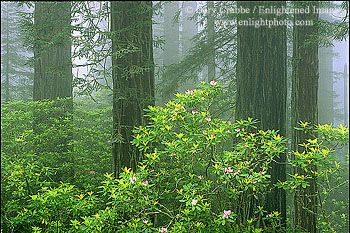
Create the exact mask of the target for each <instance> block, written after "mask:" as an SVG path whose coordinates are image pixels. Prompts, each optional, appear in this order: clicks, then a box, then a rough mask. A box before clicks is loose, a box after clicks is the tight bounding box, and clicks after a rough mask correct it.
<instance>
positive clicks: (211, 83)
mask: <svg viewBox="0 0 350 233" xmlns="http://www.w3.org/2000/svg"><path fill="white" fill-rule="evenodd" d="M216 84H218V82H215V81H214V80H213V81H211V82H210V85H212V86H216Z"/></svg>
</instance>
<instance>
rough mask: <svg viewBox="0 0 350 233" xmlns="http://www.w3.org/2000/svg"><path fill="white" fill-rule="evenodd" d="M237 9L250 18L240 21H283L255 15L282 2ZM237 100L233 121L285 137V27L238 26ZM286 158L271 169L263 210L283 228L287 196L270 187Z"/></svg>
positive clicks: (280, 177) (283, 176)
mask: <svg viewBox="0 0 350 233" xmlns="http://www.w3.org/2000/svg"><path fill="white" fill-rule="evenodd" d="M237 4H238V7H240V6H242V7H243V8H249V9H250V12H251V13H249V14H246V13H245V14H241V15H239V20H247V21H248V20H259V19H260V18H262V19H264V20H265V19H270V20H271V19H273V18H276V19H278V20H281V19H283V17H284V15H281V16H280V17H278V16H275V15H273V14H269V15H268V14H260V15H259V14H258V12H257V11H256V12H254V8H255V7H257V6H263V7H265V8H268V7H276V8H281V7H282V6H285V2H248V1H247V2H243V1H239V2H238V3H237ZM237 39H238V41H237V94H236V96H237V100H236V115H235V117H236V120H241V119H247V118H248V117H251V118H254V119H258V120H259V124H258V127H259V128H260V129H263V130H268V129H271V130H272V129H274V130H279V133H280V134H281V135H282V136H286V125H285V124H286V96H287V88H286V85H287V82H286V80H287V69H286V59H287V47H286V27H285V26H277V25H273V26H271V27H270V28H269V27H268V26H260V27H258V28H256V27H255V26H254V25H253V26H247V25H241V26H240V25H238V26H237ZM285 159H286V156H285V154H280V157H279V158H277V162H278V163H272V164H271V169H270V175H271V186H270V187H271V190H272V191H271V192H269V193H267V194H266V197H265V199H266V202H265V203H264V209H265V210H266V211H268V213H271V212H272V211H278V212H280V213H281V217H282V224H285V222H286V195H285V191H284V190H282V189H277V188H275V187H274V186H273V184H275V183H277V182H278V180H280V181H284V180H285V179H286V174H285V165H284V164H283V163H284V162H285Z"/></svg>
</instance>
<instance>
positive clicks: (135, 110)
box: [111, 1, 154, 177]
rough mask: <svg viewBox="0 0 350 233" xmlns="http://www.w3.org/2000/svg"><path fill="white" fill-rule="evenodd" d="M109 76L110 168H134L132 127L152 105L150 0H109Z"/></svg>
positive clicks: (141, 123) (117, 170) (135, 153)
mask: <svg viewBox="0 0 350 233" xmlns="http://www.w3.org/2000/svg"><path fill="white" fill-rule="evenodd" d="M111 33H112V53H113V55H112V66H113V69H112V77H113V149H112V150H113V151H112V153H113V172H114V175H115V177H119V174H120V173H121V169H122V168H125V167H127V168H132V169H133V170H134V171H135V170H136V168H137V164H138V162H139V161H140V160H141V159H142V154H141V153H140V152H139V151H138V150H137V149H136V147H134V146H133V145H131V140H132V139H133V138H132V129H133V128H134V127H135V126H144V125H146V124H147V119H146V117H145V116H144V111H143V109H145V108H147V106H148V105H154V61H153V41H152V2H151V1H147V2H142V1H135V2H121V1H117V2H114V1H112V2H111Z"/></svg>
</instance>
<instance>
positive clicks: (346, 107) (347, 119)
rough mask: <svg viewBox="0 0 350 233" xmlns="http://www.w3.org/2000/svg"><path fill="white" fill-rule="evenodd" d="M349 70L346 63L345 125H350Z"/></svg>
mask: <svg viewBox="0 0 350 233" xmlns="http://www.w3.org/2000/svg"><path fill="white" fill-rule="evenodd" d="M348 99H349V96H348V68H347V65H346V63H345V64H344V125H348V124H349V113H348V103H349V101H348Z"/></svg>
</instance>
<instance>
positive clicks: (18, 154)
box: [1, 81, 349, 233]
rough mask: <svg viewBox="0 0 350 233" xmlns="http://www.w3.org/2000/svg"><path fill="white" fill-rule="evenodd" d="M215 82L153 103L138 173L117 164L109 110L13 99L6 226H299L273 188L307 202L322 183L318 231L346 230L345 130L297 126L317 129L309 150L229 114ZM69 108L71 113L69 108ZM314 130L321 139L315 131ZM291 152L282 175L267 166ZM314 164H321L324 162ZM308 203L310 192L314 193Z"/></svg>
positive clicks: (139, 130) (5, 155)
mask: <svg viewBox="0 0 350 233" xmlns="http://www.w3.org/2000/svg"><path fill="white" fill-rule="evenodd" d="M224 92H225V90H224V89H223V88H222V87H221V86H220V84H219V83H218V82H215V81H212V82H210V83H204V82H203V83H202V85H200V86H199V87H198V88H197V89H194V90H187V91H186V92H184V93H178V94H176V98H174V99H173V100H171V101H169V102H168V103H167V104H166V105H165V107H154V106H149V107H148V109H147V110H146V113H147V114H146V115H147V119H148V124H147V126H145V127H136V128H135V129H134V130H133V132H134V134H133V137H134V140H133V141H132V144H133V145H134V146H135V147H136V148H137V149H138V150H139V151H141V152H142V153H143V161H142V162H140V163H139V165H138V169H136V170H131V169H130V168H123V173H121V174H120V175H119V177H117V178H116V177H114V175H113V174H112V168H111V158H112V156H111V150H112V141H111V131H112V125H111V118H112V109H111V107H101V106H100V108H91V106H89V105H88V104H87V103H86V102H79V101H76V100H75V102H74V111H73V112H74V113H73V114H68V113H67V111H65V109H66V108H67V105H68V104H69V99H68V100H67V99H58V100H56V101H41V102H29V103H24V102H12V103H9V104H5V105H4V106H3V107H2V109H1V161H2V162H1V184H2V185H1V229H2V232H145V233H146V232H293V231H297V232H302V230H300V231H299V230H298V229H293V227H292V226H293V224H292V216H291V215H290V214H289V216H288V221H287V223H288V224H287V225H286V226H285V225H281V221H280V218H281V217H280V213H278V212H271V213H270V212H267V211H266V210H265V209H264V205H265V203H266V202H268V201H269V200H266V199H265V197H266V194H267V193H269V192H271V191H272V190H273V189H276V188H279V189H284V190H286V191H287V192H288V193H289V197H290V198H289V199H288V201H289V202H290V203H289V204H288V206H289V210H288V213H292V212H293V209H291V208H292V204H291V202H293V201H296V202H298V201H303V200H305V198H303V196H302V195H306V194H305V192H303V190H307V189H308V188H309V182H310V180H314V181H315V180H316V183H317V190H316V192H315V193H314V195H317V213H316V214H317V219H318V224H317V227H318V230H319V231H320V232H346V230H347V229H348V224H349V221H348V217H349V216H348V201H347V199H346V198H347V197H346V192H347V190H348V179H347V176H348V155H346V156H347V157H346V158H344V159H342V160H339V159H337V158H336V157H335V153H337V155H338V156H339V155H340V154H342V153H343V154H344V150H343V149H342V148H343V146H346V145H347V143H348V140H349V133H348V128H347V127H343V126H341V125H340V126H339V127H336V128H335V127H333V126H332V125H310V124H309V123H307V122H300V123H299V127H298V128H296V129H295V130H300V131H305V132H306V131H307V132H312V133H313V134H314V136H313V137H312V138H309V139H307V141H306V142H305V143H304V144H303V145H302V147H303V148H304V149H303V152H290V151H288V150H287V146H286V144H287V139H286V138H284V137H283V136H281V135H279V132H278V131H275V130H261V129H259V128H258V127H257V126H256V123H257V120H255V119H251V118H248V119H241V120H237V121H236V122H230V121H225V120H223V119H221V118H220V117H219V116H218V115H217V114H216V112H217V111H216V110H217V106H218V105H219V103H220V101H221V96H222V94H224ZM63 112H64V114H63ZM311 135H312V134H311ZM283 153H286V154H287V158H288V159H287V166H288V168H289V169H288V171H289V172H288V174H287V180H286V181H285V182H278V183H277V184H275V185H272V184H271V181H270V177H271V176H270V167H271V164H272V163H274V162H276V159H277V158H278V157H279V156H280V155H281V154H283ZM315 168H316V169H315ZM306 198H307V197H306Z"/></svg>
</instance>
